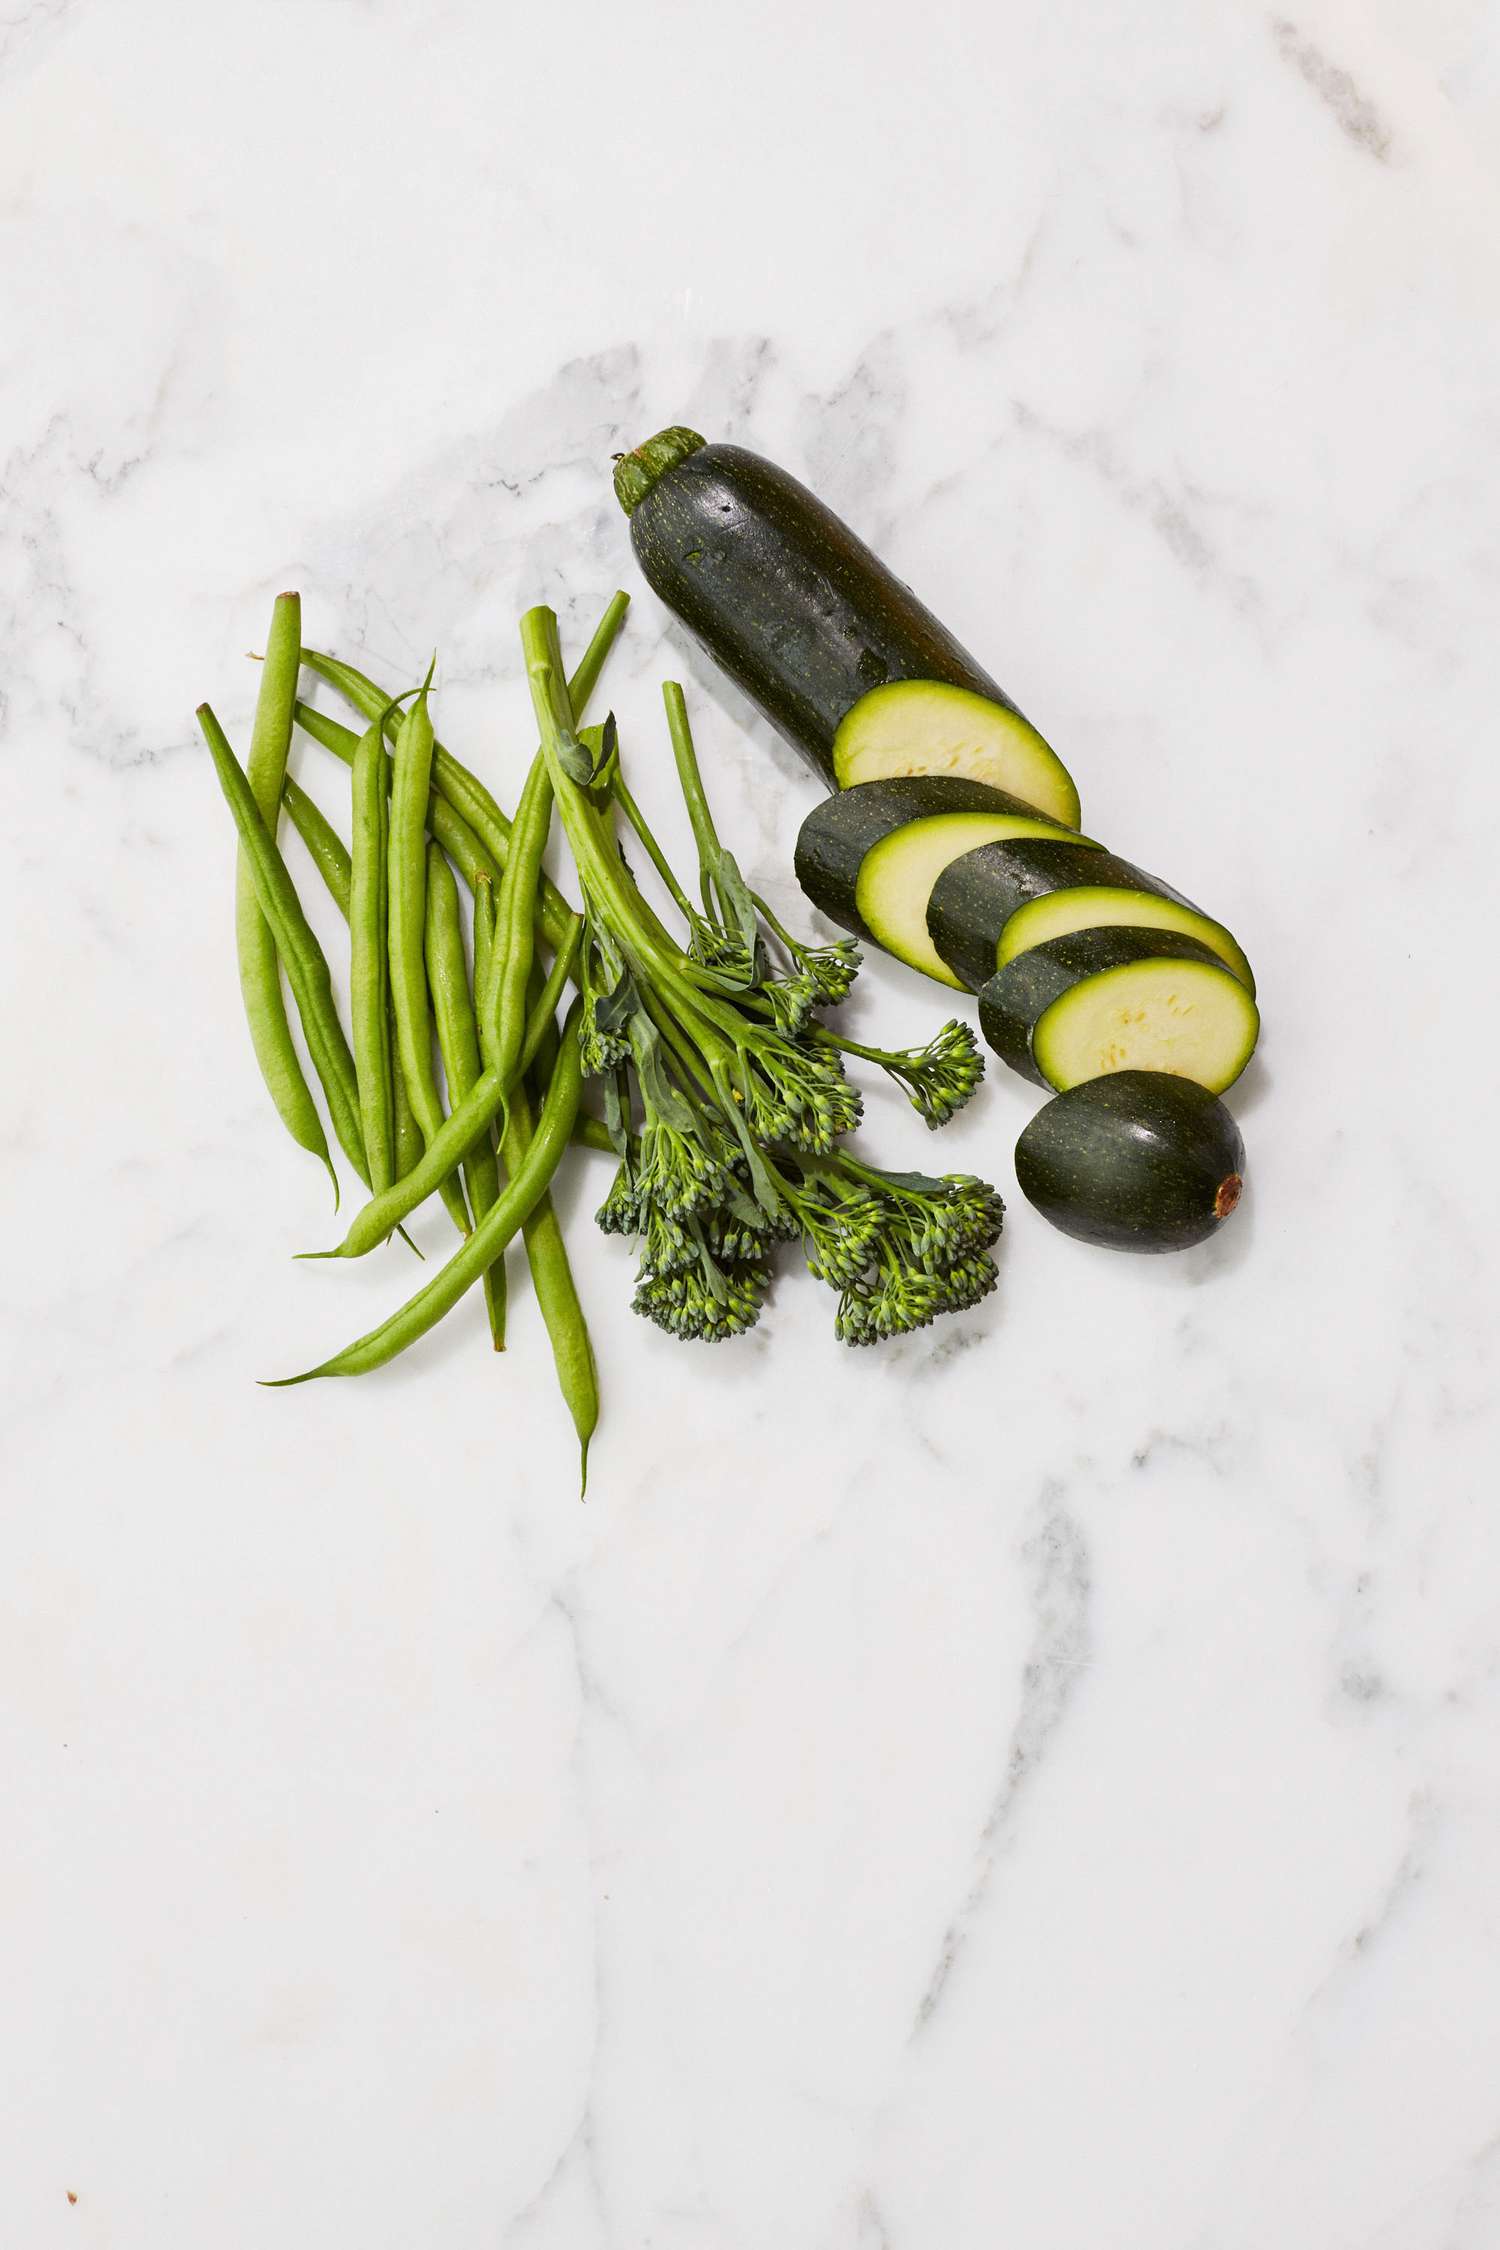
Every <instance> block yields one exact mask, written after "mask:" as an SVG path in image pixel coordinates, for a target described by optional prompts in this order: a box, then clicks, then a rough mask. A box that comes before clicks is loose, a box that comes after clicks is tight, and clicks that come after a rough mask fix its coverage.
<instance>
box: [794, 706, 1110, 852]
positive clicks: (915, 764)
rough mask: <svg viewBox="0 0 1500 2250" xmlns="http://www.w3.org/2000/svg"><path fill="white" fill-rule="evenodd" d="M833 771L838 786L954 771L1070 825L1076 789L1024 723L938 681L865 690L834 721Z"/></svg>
mask: <svg viewBox="0 0 1500 2250" xmlns="http://www.w3.org/2000/svg"><path fill="white" fill-rule="evenodd" d="M833 770H834V774H835V777H836V778H837V781H838V785H839V787H840V788H841V789H847V788H849V787H850V786H851V784H853V783H855V782H860V781H883V780H885V779H887V778H888V777H889V776H892V775H899V774H916V773H931V774H943V773H946V774H957V775H960V776H961V777H963V778H964V779H966V780H969V781H987V782H988V783H989V784H990V786H991V788H994V789H1005V790H1008V791H1009V792H1010V794H1011V795H1012V796H1013V797H1019V798H1021V799H1022V801H1023V802H1024V803H1026V804H1028V805H1034V806H1035V808H1036V810H1037V811H1038V812H1043V813H1046V814H1048V815H1049V816H1050V818H1051V819H1053V820H1060V821H1061V822H1062V823H1063V826H1064V827H1065V828H1076V827H1077V825H1078V791H1077V790H1076V789H1075V788H1074V786H1073V781H1072V777H1071V776H1070V774H1069V773H1068V771H1067V768H1066V767H1065V766H1064V764H1063V762H1062V760H1061V758H1059V756H1058V755H1057V752H1056V751H1055V750H1054V749H1052V748H1051V746H1050V745H1049V744H1048V743H1046V742H1044V741H1043V740H1042V737H1041V736H1040V735H1039V734H1038V733H1037V731H1036V728H1035V727H1034V726H1033V725H1032V724H1031V722H1030V720H1029V719H1023V718H1022V716H1021V714H1020V712H1019V711H1013V710H1012V709H1011V707H1010V705H1009V704H1008V703H994V702H992V701H991V700H990V698H989V697H988V696H987V695H975V694H974V693H973V691H972V690H971V689H969V688H962V687H950V686H949V685H947V684H946V683H945V682H944V681H942V680H895V681H892V682H891V683H890V685H889V686H886V687H878V688H871V690H870V692H869V694H868V695H862V696H861V697H860V699H859V701H858V702H857V703H856V704H855V705H854V706H853V707H852V709H851V710H849V711H848V712H846V713H845V715H844V717H843V719H842V720H841V721H840V723H839V730H838V733H837V734H836V735H835V736H834V738H833Z"/></svg>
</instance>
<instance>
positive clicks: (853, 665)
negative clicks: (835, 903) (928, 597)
mask: <svg viewBox="0 0 1500 2250" xmlns="http://www.w3.org/2000/svg"><path fill="white" fill-rule="evenodd" d="M643 450H648V449H643ZM617 481H618V480H617ZM630 539H631V544H632V546H633V547H634V548H635V552H636V558H637V560H638V561H639V563H640V566H641V569H642V571H643V572H644V574H645V577H646V581H647V584H648V585H649V586H650V587H651V588H652V590H653V592H655V593H657V594H659V595H660V597H661V599H662V600H663V601H664V602H665V603H666V605H667V607H668V608H669V609H670V610H673V611H674V612H675V613H676V615H677V616H678V617H680V618H681V620H682V622H683V624H684V625H686V626H687V627H688V630H689V631H690V632H691V633H693V634H694V635H695V636H696V638H697V639H698V640H700V641H701V642H702V643H703V645H704V647H705V648H706V649H707V650H708V652H709V654H710V655H711V656H712V657H713V658H714V661H715V662H716V663H717V664H718V665H720V667H721V668H722V669H723V670H724V671H725V672H727V673H728V675H729V677H730V679H732V680H733V681H734V683H735V685H736V687H738V688H739V689H740V690H741V692H742V693H743V694H744V695H746V696H748V697H749V699H750V701H751V702H752V703H753V704H754V705H755V707H756V709H757V710H758V711H760V712H761V713H762V714H763V716H764V717H766V718H767V719H769V720H770V722H771V724H772V726H773V727H775V728H776V729H777V731H778V733H780V734H783V735H784V736H785V737H786V739H787V741H788V742H790V743H791V744H792V745H793V746H794V748H796V749H798V750H800V751H801V753H802V755H803V757H804V758H806V760H807V762H808V764H809V765H810V766H812V767H813V769H814V771H815V772H816V773H817V774H818V775H819V776H820V778H821V779H822V780H823V782H824V783H825V784H826V786H827V787H828V788H830V789H832V788H834V787H836V786H837V784H836V778H835V774H834V768H833V738H834V735H835V734H836V733H837V731H838V726H839V721H840V720H841V719H842V718H843V717H844V715H845V713H846V712H847V711H848V710H849V709H850V708H851V706H852V705H853V704H855V703H857V702H858V700H859V698H860V697H861V696H862V695H866V694H868V693H869V691H870V689H871V688H877V687H883V686H885V685H886V684H887V683H888V682H889V681H892V680H939V681H943V682H945V683H946V684H947V685H948V686H949V687H960V688H968V689H970V690H971V692H972V693H973V694H975V695H982V696H986V697H987V698H988V699H989V701H990V702H991V703H998V704H1001V705H1002V706H1003V707H1004V708H1005V709H1006V710H1007V711H1016V712H1017V716H1018V717H1019V716H1023V714H1021V713H1020V712H1019V711H1018V709H1017V706H1016V705H1015V704H1014V703H1013V702H1012V701H1011V699H1010V697H1009V696H1008V695H1007V694H1006V693H1005V692H1004V690H1003V689H1002V688H1001V687H999V686H998V685H997V683H996V682H995V681H994V680H992V679H991V678H990V675H989V674H988V672H986V671H985V670H984V669H983V667H982V666H981V665H979V664H976V663H975V661H974V659H973V657H972V656H970V655H969V653H968V651H967V649H965V648H963V647H962V646H961V645H960V643H959V642H958V641H956V640H955V639H954V637H953V635H952V634H951V633H950V632H949V631H948V629H947V627H946V626H945V625H943V624H941V623H940V622H939V621H938V619H937V618H936V617H934V616H933V614H932V612H931V610H929V609H927V608H926V607H925V606H924V605H923V604H922V603H921V602H919V601H918V600H917V597H916V595H915V594H914V593H912V591H911V589H910V588H909V587H908V586H904V585H903V584H902V583H901V581H900V579H899V578H897V577H896V576H895V575H894V574H893V573H892V572H891V571H889V570H887V568H886V566H885V564H884V563H883V562H882V561H881V560H880V558H879V556H878V555H876V554H874V553H873V552H872V551H871V549H870V548H868V547H867V546H866V545H865V543H864V541H863V540H862V539H859V538H856V536H855V534H854V533H853V532H852V531H851V530H850V529H849V526H848V525H847V524H846V523H844V522H843V521H842V520H841V519H840V518H839V517H838V516H836V515H835V514H834V513H833V510H832V509H831V508H828V507H825V506H824V504H823V502H822V501H821V500H819V499H818V498H817V496H816V494H814V493H812V492H809V491H808V489H807V487H806V485H804V484H799V483H798V481H797V479H796V478H795V477H793V476H789V475H788V474H787V472H786V470H785V469H779V468H777V466H776V465H775V463H774V462H772V461H767V460H763V459H762V457H761V456H760V455H759V454H758V453H749V452H746V451H745V450H744V448H743V447H741V446H738V445H703V446H700V447H699V448H698V449H697V450H696V451H693V452H689V453H686V454H685V455H684V456H683V457H681V458H678V459H676V460H674V461H673V463H672V465H671V466H670V467H668V468H666V469H664V470H663V471H661V473H659V474H657V475H656V476H655V478H654V480H653V481H652V482H651V483H650V484H649V486H648V487H647V489H646V490H645V492H644V493H643V494H642V495H641V496H640V497H639V498H638V499H636V500H635V501H634V503H633V505H632V507H631V510H630Z"/></svg>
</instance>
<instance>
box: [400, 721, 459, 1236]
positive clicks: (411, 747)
mask: <svg viewBox="0 0 1500 2250" xmlns="http://www.w3.org/2000/svg"><path fill="white" fill-rule="evenodd" d="M431 775H432V717H431V714H430V712H429V711H428V708H427V689H426V688H425V687H424V688H423V689H422V691H421V693H420V694H419V695H418V697H417V700H416V702H415V703H414V704H413V705H412V708H411V710H410V712H409V713H408V714H407V724H406V725H405V726H403V727H402V729H401V733H400V736H399V738H398V740H397V743H396V749H395V757H394V761H393V763H392V768H391V805H390V831H389V833H390V850H389V855H388V856H389V867H390V882H389V913H388V923H387V929H388V936H389V949H390V964H391V999H392V1002H393V1004H394V1007H395V1015H396V1051H397V1053H398V1054H399V1056H400V1058H401V1069H402V1073H403V1075H404V1076H405V1079H406V1091H407V1095H408V1097H409V1099H410V1101H411V1106H412V1109H413V1112H414V1113H415V1116H416V1120H417V1123H418V1125H420V1127H421V1128H422V1138H423V1140H424V1141H425V1142H426V1143H427V1145H428V1146H429V1147H431V1145H432V1142H433V1140H434V1139H435V1138H436V1136H437V1134H438V1133H439V1132H440V1131H441V1129H442V1124H443V1105H442V1102H441V1101H440V1100H439V1098H438V1088H437V1076H436V1073H435V1072H434V1070H433V1067H432V1011H431V1009H430V1007H429V1006H428V1000H427V957H426V934H427V798H428V791H429V785H430V781H431ZM438 1193H439V1195H440V1196H441V1197H442V1199H443V1203H444V1206H445V1208H446V1210H447V1212H448V1214H449V1216H450V1218H451V1219H452V1220H453V1223H454V1225H455V1226H456V1227H457V1228H458V1229H459V1231H460V1232H461V1233H463V1234H467V1233H468V1232H469V1224H470V1222H469V1210H468V1205H467V1204H466V1203H465V1201H464V1192H463V1188H462V1187H461V1185H460V1184H459V1181H458V1180H457V1178H455V1177H453V1176H451V1175H450V1176H449V1177H448V1178H446V1179H445V1180H444V1181H443V1183H442V1185H441V1186H440V1187H439V1189H438Z"/></svg>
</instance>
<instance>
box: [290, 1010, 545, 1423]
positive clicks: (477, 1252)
mask: <svg viewBox="0 0 1500 2250" xmlns="http://www.w3.org/2000/svg"><path fill="white" fill-rule="evenodd" d="M581 1006H582V1003H581V1001H577V1000H575V1001H574V1003H573V1007H572V1009H571V1011H570V1013H569V1017H568V1023H567V1025H566V1027H565V1031H564V1037H563V1043H562V1048H561V1052H560V1054H559V1057H558V1067H557V1071H556V1074H555V1076H554V1078H553V1080H552V1085H551V1087H550V1089H549V1090H548V1095H547V1101H546V1104H545V1106H544V1108H543V1110H542V1115H541V1119H540V1122H539V1123H538V1126H537V1129H536V1132H535V1133H534V1134H533V1136H532V1139H531V1143H530V1146H529V1147H528V1148H527V1151H526V1157H525V1161H524V1163H523V1164H522V1165H521V1166H520V1168H519V1169H518V1170H517V1171H516V1172H515V1173H514V1174H513V1175H512V1177H511V1178H510V1179H509V1180H508V1181H507V1182H506V1184H505V1187H504V1188H503V1189H502V1191H501V1193H500V1197H499V1200H498V1201H497V1202H496V1203H494V1204H492V1205H491V1207H490V1209H489V1210H488V1211H487V1212H486V1213H485V1215H484V1217H483V1218H482V1219H481V1220H480V1222H479V1224H478V1225H477V1226H476V1227H475V1229H474V1231H473V1233H472V1234H471V1235H469V1237H468V1238H467V1240H466V1241H464V1242H463V1243H462V1244H461V1245H460V1246H459V1248H458V1250H457V1251H456V1253H455V1254H454V1256H453V1257H451V1258H450V1259H449V1260H448V1263H447V1264H446V1265H445V1266H442V1267H440V1268H439V1270H438V1272H437V1273H435V1274H434V1275H433V1277H432V1279H431V1281H429V1282H428V1283H427V1286H426V1287H425V1288H424V1289H421V1290H419V1291H418V1293H417V1295H416V1296H415V1297H413V1298H412V1299H411V1301H410V1302H409V1303H408V1304H405V1305H403V1306H402V1307H401V1310H400V1311H399V1312H396V1313H393V1314H392V1315H391V1317H390V1319H389V1320H384V1321H382V1322H381V1324H380V1326H379V1327H378V1328H372V1329H371V1330H370V1332H369V1334H368V1335H366V1336H361V1337H359V1338H358V1340H357V1341H356V1342H355V1343H352V1344H349V1345H347V1346H346V1347H345V1349H344V1350H343V1351H341V1352H336V1353H335V1354H334V1355H333V1357H332V1358H331V1359H325V1360H324V1361H322V1362H321V1364H320V1365H319V1366H317V1367H310V1368H308V1369H307V1371H306V1373H305V1374H302V1375H287V1376H283V1377H281V1378H280V1381H279V1382H277V1383H275V1384H272V1385H271V1386H270V1387H271V1388H272V1389H281V1388H284V1387H285V1386H286V1385H288V1384H292V1383H307V1382H311V1381H312V1380H313V1378H314V1377H315V1376H319V1375H366V1374H368V1373H369V1372H370V1370H371V1369H372V1368H375V1367H384V1366H385V1364H386V1362H387V1361H388V1360H392V1359H394V1358H395V1357H396V1355H397V1353H398V1352H403V1351H405V1350H406V1349H407V1347H408V1345H411V1344H414V1343H415V1342H416V1341H417V1339H418V1338H419V1337H421V1336H425V1335H426V1334H427V1332H428V1330H429V1329H431V1328H434V1327H436V1325H437V1323H438V1322H439V1321H440V1320H441V1319H442V1317H443V1315H444V1314H445V1313H447V1312H451V1311H452V1309H453V1307H454V1306H455V1305H456V1304H457V1303H458V1301H459V1299H460V1298H461V1297H462V1296H463V1295H464V1294H465V1292H466V1291H468V1290H469V1289H472V1288H473V1286H474V1283H475V1282H476V1281H478V1280H479V1278H480V1276H481V1274H483V1273H485V1272H486V1271H487V1270H488V1268H489V1267H490V1266H491V1265H493V1263H494V1261H495V1260H496V1258H498V1257H499V1256H500V1255H501V1253H502V1252H503V1250H504V1249H505V1246H506V1244H507V1243H508V1242H510V1241H511V1240H512V1239H513V1238H514V1236H515V1235H516V1234H517V1233H518V1231H519V1230H520V1228H521V1226H522V1225H523V1224H524V1222H525V1220H526V1218H527V1217H528V1215H529V1214H530V1212H531V1211H532V1210H533V1209H534V1208H535V1206H536V1203H537V1201H538V1199H539V1198H540V1197H541V1196H542V1195H544V1194H545V1192H546V1189H547V1185H548V1182H549V1181H550V1180H551V1178H552V1175H553V1173H554V1172H555V1171H556V1169H557V1166H558V1163H559V1162H560V1160H561V1158H562V1155H563V1151H564V1150H565V1149H566V1147H567V1145H568V1139H569V1136H570V1134H571V1132H572V1129H573V1120H574V1118H575V1117H576V1115H577V1112H578V1095H579V1086H580V1080H581V1073H580V1069H579V1059H578V1041H577V1037H576V1033H577V1027H578V1015H579V1010H580V1008H581Z"/></svg>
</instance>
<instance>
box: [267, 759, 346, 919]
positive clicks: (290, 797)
mask: <svg viewBox="0 0 1500 2250" xmlns="http://www.w3.org/2000/svg"><path fill="white" fill-rule="evenodd" d="M281 802H282V804H283V805H284V806H285V807H286V813H287V818H288V819H289V820H290V822H291V824H292V826H293V827H294V828H295V829H296V831H297V834H298V835H299V836H300V837H301V838H302V841H303V843H304V844H305V845H306V846H307V852H308V857H309V858H310V859H311V860H312V863H313V865H314V866H315V867H316V868H317V870H318V873H319V874H320V875H321V876H322V878H323V881H324V882H325V884H326V885H327V887H328V895H329V897H330V898H331V899H332V900H333V903H334V905H335V906H336V907H337V908H338V910H339V912H340V914H342V915H343V917H344V920H345V921H346V922H347V921H348V919H349V885H350V882H351V880H352V876H353V868H352V864H351V862H350V858H349V847H348V845H347V844H346V843H345V842H344V839H343V837H342V836H341V835H340V834H339V832H338V830H337V829H336V828H335V827H334V825H333V822H332V821H331V820H330V819H329V818H328V816H327V814H326V813H325V812H324V811H323V809H322V807H321V806H319V805H315V804H314V803H313V800H312V799H311V797H309V795H308V794H307V791H306V790H305V789H304V788H303V787H302V786H301V784H300V782H296V781H294V780H293V779H292V777H291V775H290V774H288V775H287V777H286V779H285V781H284V782H283V783H282V784H281Z"/></svg>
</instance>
